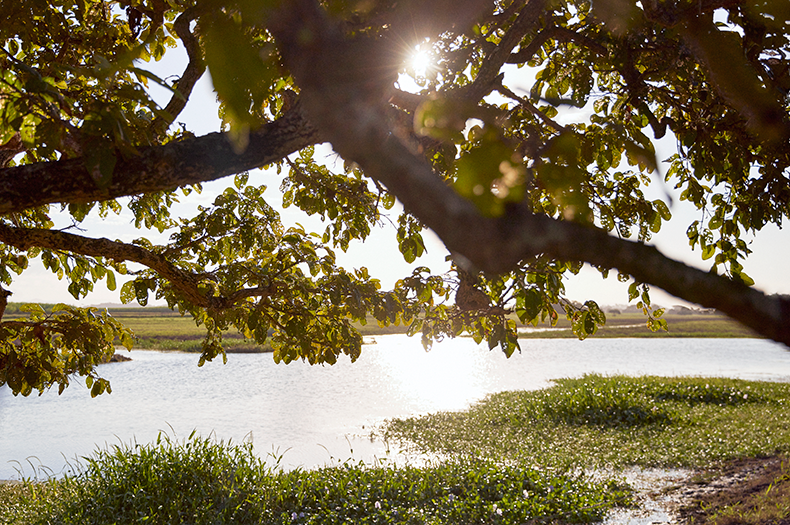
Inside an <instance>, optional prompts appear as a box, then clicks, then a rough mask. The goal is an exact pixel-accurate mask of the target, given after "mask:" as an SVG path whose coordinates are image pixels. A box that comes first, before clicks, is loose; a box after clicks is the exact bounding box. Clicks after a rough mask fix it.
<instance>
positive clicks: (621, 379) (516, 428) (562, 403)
mask: <svg viewBox="0 0 790 525" xmlns="http://www.w3.org/2000/svg"><path fill="white" fill-rule="evenodd" d="M382 432H383V434H384V437H386V438H387V439H388V440H390V441H393V440H394V441H396V442H401V443H402V444H404V446H406V447H407V448H409V449H411V450H414V451H418V452H429V453H438V454H442V455H448V456H461V457H485V458H490V459H494V460H497V461H513V462H519V463H524V464H538V465H542V466H554V467H560V468H562V467H567V466H571V465H578V466H585V467H595V468H620V467H623V466H626V465H642V466H687V467H703V466H709V465H712V464H714V463H715V462H718V461H721V460H726V459H731V458H737V457H753V456H761V455H770V454H774V453H779V452H788V451H790V384H785V383H764V382H748V381H739V380H732V379H705V378H661V377H639V378H632V377H625V376H613V377H602V376H596V375H591V376H585V377H583V378H580V379H561V380H557V381H556V386H553V387H551V388H547V389H544V390H539V391H529V392H503V393H498V394H494V395H491V396H489V397H487V398H486V399H484V400H483V401H481V402H480V403H477V404H476V405H473V406H472V407H471V408H470V409H468V410H465V411H462V412H440V413H437V414H431V415H427V416H423V417H418V418H410V419H396V420H392V421H389V422H388V423H387V425H386V427H385V429H384V430H383V431H382Z"/></svg>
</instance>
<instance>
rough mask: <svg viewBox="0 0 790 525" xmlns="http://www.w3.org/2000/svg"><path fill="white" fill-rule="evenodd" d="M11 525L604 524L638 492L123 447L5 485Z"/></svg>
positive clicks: (206, 448)
mask: <svg viewBox="0 0 790 525" xmlns="http://www.w3.org/2000/svg"><path fill="white" fill-rule="evenodd" d="M0 498H2V499H0V523H3V524H22V523H25V524H28V523H29V524H45V523H59V524H108V523H118V524H126V523H129V524H131V523H147V524H148V523H150V524H166V523H167V524H170V523H173V524H175V523H179V524H180V523H190V524H219V523H250V524H252V523H256V524H259V523H260V524H282V525H286V524H287V525H301V524H327V525H328V524H340V523H370V524H377V523H391V524H425V523H430V524H435V525H440V524H455V523H467V524H475V523H480V524H483V523H486V524H489V523H490V524H496V523H523V522H527V521H529V520H532V519H539V520H541V521H549V520H554V519H559V518H561V519H562V520H563V521H565V522H568V523H589V522H593V521H597V520H600V519H601V518H602V517H603V516H604V515H605V513H606V512H607V510H609V509H611V508H612V507H613V506H615V505H626V504H629V502H630V492H629V491H628V490H627V489H625V488H623V487H621V486H620V485H618V484H617V483H615V482H614V481H593V480H591V479H589V478H587V477H584V476H582V475H578V474H576V475H570V474H563V473H559V472H556V471H541V470H537V469H530V468H523V467H519V466H515V465H509V466H508V465H497V464H495V463H494V462H490V461H471V460H466V461H454V462H449V463H444V464H437V465H433V466H428V467H422V468H417V467H409V466H407V467H396V466H394V465H392V464H385V463H382V464H378V465H373V466H365V465H362V464H353V463H344V464H339V465H335V466H330V467H325V468H321V469H318V470H312V471H306V470H294V471H287V472H286V471H284V470H282V469H280V468H278V467H277V466H276V465H274V466H271V465H267V464H266V463H265V462H263V461H261V460H260V459H259V458H257V457H256V456H255V455H254V454H253V451H252V447H251V445H250V444H247V443H243V444H239V445H232V444H225V443H221V442H220V443H217V442H215V441H212V440H208V439H202V438H198V437H195V436H191V437H190V438H189V439H187V440H185V441H183V442H177V441H174V440H171V439H168V438H167V437H161V438H160V439H159V440H158V441H157V442H156V443H153V444H150V445H134V446H115V447H113V448H111V449H108V450H105V451H99V452H97V453H96V454H95V455H94V456H93V457H91V458H88V459H86V463H85V465H84V466H83V467H82V469H81V471H80V472H79V473H78V474H75V475H70V476H67V477H65V478H63V479H60V480H49V481H45V482H33V481H27V482H25V483H22V484H15V485H3V486H0Z"/></svg>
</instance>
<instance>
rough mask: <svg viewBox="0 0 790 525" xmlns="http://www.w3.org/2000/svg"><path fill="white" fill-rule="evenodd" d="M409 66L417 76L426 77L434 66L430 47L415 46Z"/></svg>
mask: <svg viewBox="0 0 790 525" xmlns="http://www.w3.org/2000/svg"><path fill="white" fill-rule="evenodd" d="M409 66H410V69H411V70H412V71H414V76H415V77H416V78H425V76H426V75H427V74H428V70H429V69H430V68H431V67H432V66H433V57H432V56H431V51H430V48H429V47H426V46H423V45H419V46H415V47H414V52H413V53H412V54H411V57H410V58H409Z"/></svg>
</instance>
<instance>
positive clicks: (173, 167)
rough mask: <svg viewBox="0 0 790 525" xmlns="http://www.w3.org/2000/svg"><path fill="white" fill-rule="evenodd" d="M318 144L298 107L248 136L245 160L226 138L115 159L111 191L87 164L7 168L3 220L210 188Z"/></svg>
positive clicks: (2, 183)
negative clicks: (49, 208) (44, 208)
mask: <svg viewBox="0 0 790 525" xmlns="http://www.w3.org/2000/svg"><path fill="white" fill-rule="evenodd" d="M320 141H321V140H320V136H319V134H318V132H317V130H316V128H315V127H314V126H313V125H311V124H310V122H308V121H307V120H306V119H305V117H304V115H303V114H302V109H301V104H298V103H297V104H296V105H294V106H293V107H292V108H291V109H290V110H288V111H287V112H286V113H284V114H283V115H282V116H281V117H280V118H279V119H277V120H275V121H274V122H270V123H266V124H264V125H263V126H261V127H260V128H259V129H257V130H255V131H253V132H252V133H250V137H249V145H248V146H247V149H246V150H245V151H244V152H243V153H241V154H237V153H235V152H234V151H233V147H232V145H231V141H230V139H228V137H227V136H226V135H225V134H224V133H209V134H208V135H203V136H202V137H196V138H188V139H184V140H180V141H177V142H170V143H168V144H165V145H163V146H152V147H148V148H140V155H138V156H134V157H128V158H123V157H121V156H120V154H117V156H118V157H119V158H118V161H117V163H116V165H115V169H114V171H113V175H112V180H111V181H110V183H109V185H108V186H107V187H99V186H98V185H97V184H96V182H95V181H94V179H93V177H91V175H90V173H89V172H88V170H87V169H86V167H85V163H86V161H85V160H84V159H83V158H76V159H68V160H60V161H57V162H39V163H36V164H25V165H22V166H17V167H13V168H6V169H2V170H0V215H5V214H8V213H14V212H19V211H22V210H25V209H28V208H33V207H36V206H41V205H44V204H52V203H56V202H72V203H82V202H93V201H99V200H107V199H114V198H117V197H124V196H128V195H136V194H139V193H144V192H153V191H164V190H172V189H174V188H177V187H180V186H185V185H189V184H196V183H200V182H208V181H211V180H216V179H219V178H222V177H225V176H227V175H232V174H235V173H239V172H242V171H245V170H249V169H253V168H259V167H262V166H265V165H267V164H270V163H272V162H276V161H278V160H281V159H282V158H283V157H285V156H287V155H289V154H291V153H293V152H295V151H299V150H301V149H303V148H305V147H307V146H310V145H312V144H316V143H318V142H320ZM31 188H35V191H31Z"/></svg>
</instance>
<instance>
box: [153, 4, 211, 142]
mask: <svg viewBox="0 0 790 525" xmlns="http://www.w3.org/2000/svg"><path fill="white" fill-rule="evenodd" d="M201 5H203V4H201ZM202 12H203V9H201V8H200V7H199V6H193V7H190V8H189V9H187V10H186V11H184V12H183V13H181V14H180V15H179V17H178V18H176V21H175V22H174V23H173V29H174V30H175V32H176V34H177V35H178V37H179V38H180V39H181V42H182V43H183V44H184V49H186V51H187V56H189V63H187V67H186V69H184V72H183V73H182V74H181V78H179V79H178V81H177V82H176V83H175V85H174V86H173V88H174V89H175V90H176V92H175V93H173V96H172V97H171V98H170V102H168V104H167V106H165V109H164V111H165V113H166V114H167V119H165V118H163V117H162V116H157V117H156V118H155V119H154V121H153V122H152V123H151V129H152V130H153V132H154V134H155V135H160V134H162V133H164V132H165V131H166V130H167V128H168V127H169V126H170V124H172V123H173V121H174V120H175V119H176V117H178V115H179V114H180V113H181V111H183V109H184V107H185V106H186V105H187V101H188V100H189V96H190V95H191V94H192V89H193V88H194V87H195V84H196V83H197V81H198V80H199V79H200V77H201V76H203V73H204V72H205V71H206V65H205V63H204V62H203V51H202V50H201V48H200V43H199V42H198V39H197V38H195V35H193V34H192V32H191V31H190V30H189V24H190V23H191V22H192V21H193V20H194V19H195V18H196V17H197V16H199V15H200V14H202Z"/></svg>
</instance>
